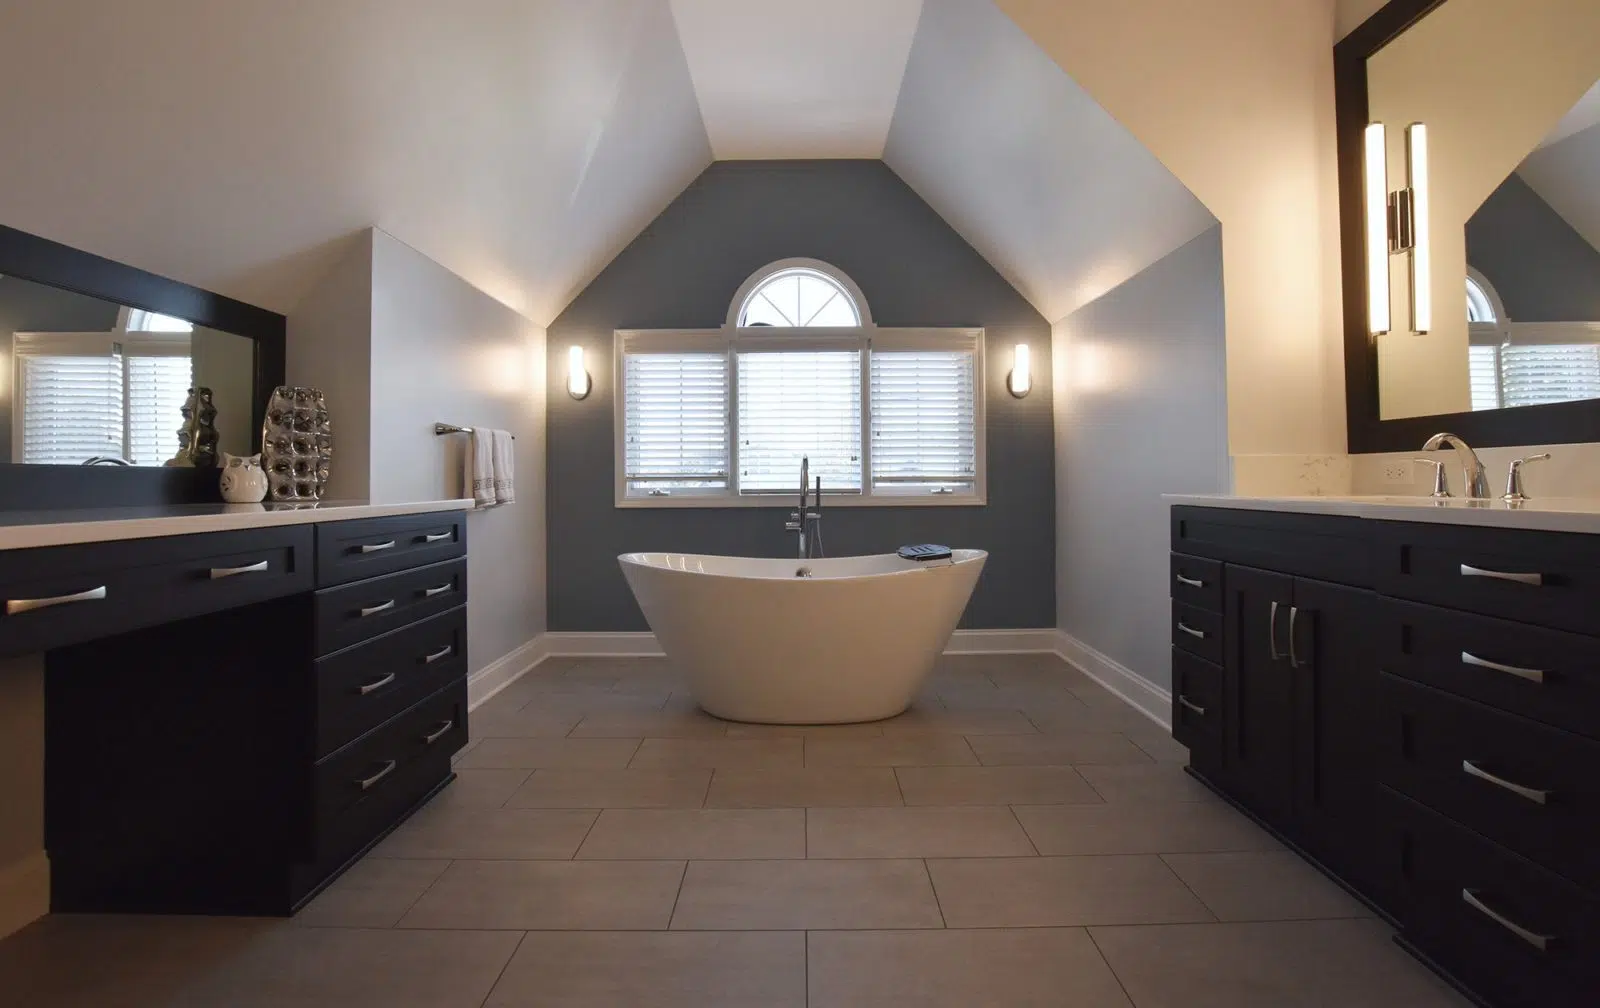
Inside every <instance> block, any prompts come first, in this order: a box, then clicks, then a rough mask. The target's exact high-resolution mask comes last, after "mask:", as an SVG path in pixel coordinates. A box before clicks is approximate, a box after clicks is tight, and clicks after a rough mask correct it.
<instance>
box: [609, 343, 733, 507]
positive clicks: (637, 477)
mask: <svg viewBox="0 0 1600 1008" xmlns="http://www.w3.org/2000/svg"><path fill="white" fill-rule="evenodd" d="M622 402H623V437H624V440H625V444H624V447H623V457H624V461H623V466H624V469H623V471H624V474H625V478H626V480H627V482H628V490H629V491H630V492H632V493H643V494H649V493H650V492H651V491H661V492H668V493H670V492H673V491H677V492H678V493H679V494H680V495H681V494H682V493H684V492H687V491H693V490H721V489H724V488H726V487H727V485H728V355H727V354H725V353H631V352H630V353H627V354H625V355H624V356H623V358H622Z"/></svg>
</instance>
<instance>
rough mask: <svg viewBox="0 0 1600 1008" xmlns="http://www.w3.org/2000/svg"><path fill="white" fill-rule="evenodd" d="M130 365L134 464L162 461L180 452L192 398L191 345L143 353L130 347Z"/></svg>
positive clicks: (130, 448) (130, 430) (127, 357)
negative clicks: (181, 433) (181, 430)
mask: <svg viewBox="0 0 1600 1008" xmlns="http://www.w3.org/2000/svg"><path fill="white" fill-rule="evenodd" d="M123 360H124V363H125V367H126V369H127V405H128V413H127V418H128V446H127V454H126V456H125V457H126V458H127V459H128V461H130V462H132V463H133V464H134V465H161V464H162V463H163V462H165V461H167V460H168V459H170V458H172V457H173V456H174V455H176V454H177V452H178V428H179V427H181V426H182V425H183V404H184V403H185V402H186V401H187V400H188V398H189V381H190V375H191V367H190V363H189V354H188V348H187V347H183V348H182V352H181V353H176V352H175V353H141V352H140V351H138V350H134V349H132V348H130V349H129V350H128V351H127V352H126V355H125V356H124V357H123Z"/></svg>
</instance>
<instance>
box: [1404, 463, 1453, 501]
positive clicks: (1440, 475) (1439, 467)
mask: <svg viewBox="0 0 1600 1008" xmlns="http://www.w3.org/2000/svg"><path fill="white" fill-rule="evenodd" d="M1411 461H1412V462H1414V463H1417V464H1419V465H1431V466H1433V492H1432V493H1430V494H1429V495H1428V496H1429V497H1436V498H1444V497H1448V496H1450V477H1449V476H1448V475H1446V474H1445V471H1444V463H1443V462H1440V461H1439V460H1438V459H1412V460H1411Z"/></svg>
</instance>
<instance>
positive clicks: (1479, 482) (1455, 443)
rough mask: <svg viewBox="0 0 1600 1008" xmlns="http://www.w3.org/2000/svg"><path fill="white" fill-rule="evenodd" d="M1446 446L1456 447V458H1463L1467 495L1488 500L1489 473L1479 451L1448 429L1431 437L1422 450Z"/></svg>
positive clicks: (1434, 449) (1462, 469)
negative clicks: (1479, 456)
mask: <svg viewBox="0 0 1600 1008" xmlns="http://www.w3.org/2000/svg"><path fill="white" fill-rule="evenodd" d="M1446 447H1448V448H1453V449H1455V453H1456V458H1458V459H1460V460H1461V473H1462V475H1463V477H1464V478H1465V480H1466V487H1465V492H1466V495H1467V496H1468V497H1471V498H1473V499H1474V500H1488V499H1489V475H1488V473H1486V472H1485V471H1484V468H1483V461H1482V460H1481V459H1479V458H1478V453H1477V452H1475V451H1473V450H1472V446H1471V445H1469V444H1467V443H1466V442H1465V441H1463V440H1461V438H1459V437H1457V436H1456V435H1454V434H1451V433H1449V432H1448V431H1441V432H1440V433H1438V434H1435V435H1434V436H1433V437H1431V438H1429V439H1428V440H1427V441H1426V442H1425V443H1424V444H1423V446H1422V450H1423V451H1438V450H1439V449H1440V448H1446Z"/></svg>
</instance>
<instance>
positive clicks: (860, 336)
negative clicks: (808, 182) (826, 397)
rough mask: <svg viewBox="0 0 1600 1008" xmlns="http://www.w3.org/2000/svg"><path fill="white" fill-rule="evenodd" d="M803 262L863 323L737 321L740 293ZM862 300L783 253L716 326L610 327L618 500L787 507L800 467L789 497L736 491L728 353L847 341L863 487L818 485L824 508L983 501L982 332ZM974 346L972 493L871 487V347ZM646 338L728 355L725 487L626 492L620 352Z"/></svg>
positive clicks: (663, 346)
mask: <svg viewBox="0 0 1600 1008" xmlns="http://www.w3.org/2000/svg"><path fill="white" fill-rule="evenodd" d="M797 265H798V266H807V267H810V268H813V269H820V270H823V271H825V272H827V273H828V274H829V275H830V276H833V277H835V278H837V279H838V280H839V281H840V282H841V283H844V284H845V285H846V288H847V289H848V290H849V291H850V292H851V295H852V296H854V297H856V298H857V302H856V304H857V307H858V308H859V310H860V312H861V317H862V319H863V320H864V322H865V324H863V325H862V326H860V327H859V328H857V327H848V328H833V327H811V328H803V329H785V328H779V327H775V326H762V327H760V328H756V329H740V328H738V326H737V324H736V323H737V320H738V315H739V310H740V308H741V307H742V306H743V304H744V299H745V298H746V297H747V296H748V295H749V293H750V290H752V289H754V287H755V284H756V283H759V282H760V280H761V279H763V278H765V277H766V276H767V275H769V274H770V273H772V272H773V271H775V270H778V269H787V268H789V267H790V266H797ZM870 318H871V316H870V315H869V314H868V312H867V305H866V301H865V300H864V299H862V298H861V296H860V291H859V290H857V289H856V288H855V285H854V284H853V283H851V282H850V280H849V278H848V277H846V276H844V275H843V274H841V273H839V272H838V271H837V270H835V269H834V268H833V267H831V266H828V265H827V264H826V263H819V262H817V261H815V260H810V259H785V260H782V261H781V262H779V263H774V264H771V265H769V266H766V267H764V268H763V269H761V270H760V271H758V272H757V273H756V274H754V275H753V276H752V278H751V280H749V281H746V283H745V286H744V287H742V288H741V289H740V291H739V294H738V295H737V296H736V297H735V298H734V301H733V309H732V311H730V312H729V321H728V323H727V324H725V325H724V326H723V327H722V328H721V329H618V330H616V331H615V332H614V333H613V334H612V352H611V364H612V386H611V387H612V388H613V389H615V390H616V393H615V395H614V396H613V403H612V409H613V413H612V426H613V443H612V458H613V491H614V503H615V506H616V507H618V508H769V509H771V508H791V509H792V508H793V507H794V505H795V504H797V503H798V500H799V496H800V474H799V473H798V472H797V473H795V492H794V499H792V500H791V499H790V498H789V497H786V496H784V495H781V494H740V493H739V492H738V490H737V489H736V487H737V479H736V478H735V476H734V475H733V474H734V473H737V472H738V466H739V447H738V431H737V429H736V426H737V425H736V423H735V418H736V417H737V416H738V415H739V404H738V397H739V388H738V384H739V383H738V377H737V362H736V361H735V360H734V354H735V352H736V351H738V350H739V349H741V348H743V349H745V350H747V351H748V350H755V351H757V352H759V350H762V349H765V350H774V351H775V350H819V349H829V348H839V347H841V346H849V347H852V348H860V349H861V350H862V359H861V471H862V489H861V491H860V492H859V493H834V492H830V491H829V490H828V487H827V485H826V484H824V485H823V488H822V497H823V502H822V506H823V508H824V510H826V509H827V508H835V507H846V508H857V507H983V506H985V505H987V504H988V503H989V484H988V455H987V452H988V424H987V421H988V408H987V405H988V373H987V363H988V355H987V353H986V340H985V332H984V330H983V329H973V328H936V327H924V328H880V327H878V326H875V325H873V324H871V322H870V321H867V320H869V319H870ZM953 344H954V345H959V347H960V348H961V349H968V348H970V349H971V350H972V352H973V358H974V359H973V386H974V387H973V394H974V397H975V400H974V416H973V424H974V431H973V437H974V439H975V441H976V444H975V445H974V459H975V463H976V467H977V478H976V479H975V480H974V483H973V489H972V492H971V493H965V494H963V493H954V494H925V495H924V494H907V493H892V492H885V491H882V490H879V491H877V492H874V491H873V488H872V407H871V391H872V390H871V384H872V360H871V353H872V348H873V347H874V346H876V347H877V348H878V349H880V350H883V349H926V350H937V349H941V348H943V349H950V348H952V345H953ZM637 345H648V346H649V347H650V349H652V350H658V351H659V352H663V353H667V352H672V351H674V350H676V351H680V352H690V351H701V352H704V351H707V350H710V349H712V348H720V349H721V350H722V351H723V352H724V353H726V354H727V355H728V376H729V377H728V434H729V446H728V451H729V458H728V465H729V470H728V472H729V476H728V487H727V489H725V490H720V491H711V492H705V491H699V492H689V493H685V494H682V495H673V496H667V497H636V496H630V495H629V494H628V481H627V473H626V471H625V470H626V468H627V464H626V461H625V460H626V457H627V444H626V434H627V431H626V424H627V416H626V404H625V403H624V401H623V399H624V391H625V390H624V383H623V373H622V372H623V356H624V350H625V348H627V347H629V346H637Z"/></svg>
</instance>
